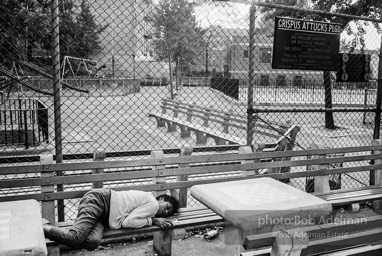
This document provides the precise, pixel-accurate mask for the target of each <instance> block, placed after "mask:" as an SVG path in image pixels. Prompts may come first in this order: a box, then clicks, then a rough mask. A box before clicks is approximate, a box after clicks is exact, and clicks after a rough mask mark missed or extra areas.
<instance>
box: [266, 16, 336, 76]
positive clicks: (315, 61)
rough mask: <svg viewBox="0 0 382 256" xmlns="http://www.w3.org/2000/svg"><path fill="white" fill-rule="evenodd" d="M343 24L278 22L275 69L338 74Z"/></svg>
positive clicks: (274, 46) (285, 19)
mask: <svg viewBox="0 0 382 256" xmlns="http://www.w3.org/2000/svg"><path fill="white" fill-rule="evenodd" d="M341 32H342V27H341V24H338V23H328V22H318V21H309V20H300V19H291V18H282V17H276V18H275V36H274V45H273V57H272V68H274V69H300V70H323V71H335V70H337V68H338V52H339V47H340V34H341Z"/></svg>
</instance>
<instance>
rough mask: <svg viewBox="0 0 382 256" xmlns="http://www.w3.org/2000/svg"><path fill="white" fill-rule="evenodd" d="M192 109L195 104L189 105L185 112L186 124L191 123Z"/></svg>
mask: <svg viewBox="0 0 382 256" xmlns="http://www.w3.org/2000/svg"><path fill="white" fill-rule="evenodd" d="M194 107H195V103H194V102H193V103H191V105H190V107H189V108H188V110H187V119H186V120H187V122H191V121H192V114H193V112H194Z"/></svg>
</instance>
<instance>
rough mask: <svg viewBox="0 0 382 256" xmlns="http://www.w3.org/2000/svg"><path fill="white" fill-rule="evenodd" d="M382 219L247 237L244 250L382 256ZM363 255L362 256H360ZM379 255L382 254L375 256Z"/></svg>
mask: <svg viewBox="0 0 382 256" xmlns="http://www.w3.org/2000/svg"><path fill="white" fill-rule="evenodd" d="M381 234H382V215H378V216H370V217H362V218H361V217H360V218H358V219H353V220H350V219H344V220H340V219H338V221H334V222H332V223H318V224H317V225H312V226H307V227H296V228H294V229H288V230H282V231H276V232H269V233H263V234H255V235H249V236H246V238H245V240H244V244H243V246H244V248H245V249H247V250H249V249H259V250H257V251H252V252H251V255H257V256H259V255H262V256H265V255H267V256H268V255H271V251H272V255H275V256H278V255H288V254H284V253H285V252H291V254H290V255H296V256H298V255H322V254H324V253H325V255H326V254H328V253H339V252H341V254H340V255H349V254H350V253H351V251H352V250H353V251H355V250H354V249H355V248H357V253H359V254H360V255H371V253H372V252H373V251H374V253H375V252H376V251H377V252H379V253H380V252H382V250H381V247H380V246H378V247H373V244H374V243H379V245H382V244H381V243H382V239H381ZM361 253H362V254H361ZM375 255H380V254H375Z"/></svg>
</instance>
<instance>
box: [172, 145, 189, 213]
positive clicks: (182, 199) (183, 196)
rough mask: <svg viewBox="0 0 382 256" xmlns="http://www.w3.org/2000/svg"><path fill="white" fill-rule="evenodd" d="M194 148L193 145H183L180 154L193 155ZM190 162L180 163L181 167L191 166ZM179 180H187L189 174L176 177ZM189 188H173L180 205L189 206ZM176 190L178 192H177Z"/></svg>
mask: <svg viewBox="0 0 382 256" xmlns="http://www.w3.org/2000/svg"><path fill="white" fill-rule="evenodd" d="M192 151H193V148H191V147H182V148H181V149H180V156H181V157H182V156H191V154H192ZM189 166H190V164H179V168H186V167H189ZM176 179H177V181H187V180H188V175H186V174H183V175H179V176H177V177H176ZM187 191H188V189H187V188H180V189H178V191H175V190H172V191H171V195H172V196H174V197H175V198H178V200H179V207H187ZM176 192H178V193H177V194H176Z"/></svg>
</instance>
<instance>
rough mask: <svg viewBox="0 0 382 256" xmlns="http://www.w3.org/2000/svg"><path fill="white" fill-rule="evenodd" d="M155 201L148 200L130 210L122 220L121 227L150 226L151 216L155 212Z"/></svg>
mask: <svg viewBox="0 0 382 256" xmlns="http://www.w3.org/2000/svg"><path fill="white" fill-rule="evenodd" d="M155 203H156V202H154V203H153V202H149V203H147V204H144V205H142V206H139V207H137V208H136V209H134V210H132V211H131V212H130V213H129V215H127V216H126V218H125V219H124V220H123V222H122V228H141V227H144V226H151V225H152V219H151V217H152V216H154V215H155V214H156V211H157V209H158V208H157V206H156V205H155Z"/></svg>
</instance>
